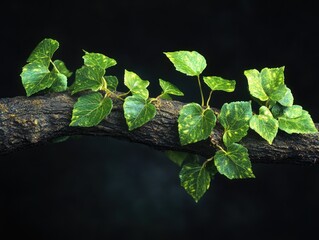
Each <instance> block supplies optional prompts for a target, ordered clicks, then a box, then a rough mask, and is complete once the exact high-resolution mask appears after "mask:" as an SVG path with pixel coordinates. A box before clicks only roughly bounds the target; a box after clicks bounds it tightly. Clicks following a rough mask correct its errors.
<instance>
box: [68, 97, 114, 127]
mask: <svg viewBox="0 0 319 240" xmlns="http://www.w3.org/2000/svg"><path fill="white" fill-rule="evenodd" d="M112 107H113V103H112V100H111V99H110V98H108V97H103V96H102V95H101V94H100V93H98V92H95V93H91V94H88V95H84V96H81V97H79V98H78V100H77V102H76V103H75V104H74V108H73V112H72V120H71V123H70V126H79V127H92V126H96V125H98V124H99V123H100V122H101V121H102V120H103V119H105V117H106V116H107V115H109V114H110V112H111V110H112Z"/></svg>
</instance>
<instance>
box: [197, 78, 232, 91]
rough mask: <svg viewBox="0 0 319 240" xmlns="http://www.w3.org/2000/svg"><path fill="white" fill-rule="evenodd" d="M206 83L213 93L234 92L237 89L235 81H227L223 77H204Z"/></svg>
mask: <svg viewBox="0 0 319 240" xmlns="http://www.w3.org/2000/svg"><path fill="white" fill-rule="evenodd" d="M203 79H204V82H205V83H206V84H207V86H208V87H210V89H211V90H212V91H216V90H219V91H225V92H233V91H234V90H235V87H236V81H235V80H226V79H224V78H221V77H216V76H211V77H203Z"/></svg>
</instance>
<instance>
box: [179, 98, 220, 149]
mask: <svg viewBox="0 0 319 240" xmlns="http://www.w3.org/2000/svg"><path fill="white" fill-rule="evenodd" d="M215 125H216V117H215V114H214V112H213V111H212V110H211V109H209V108H208V109H203V108H202V107H201V106H200V105H199V104H197V103H189V104H186V105H184V106H183V108H182V109H181V110H180V112H179V117H178V133H179V139H180V142H181V144H182V145H186V144H190V143H195V142H198V141H200V140H204V139H206V138H208V137H209V135H210V134H211V132H212V131H213V128H214V127H215Z"/></svg>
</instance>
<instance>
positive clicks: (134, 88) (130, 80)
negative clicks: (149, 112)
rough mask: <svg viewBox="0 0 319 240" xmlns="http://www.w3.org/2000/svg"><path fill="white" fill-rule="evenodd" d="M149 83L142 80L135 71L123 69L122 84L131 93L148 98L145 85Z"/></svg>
mask: <svg viewBox="0 0 319 240" xmlns="http://www.w3.org/2000/svg"><path fill="white" fill-rule="evenodd" d="M149 84H150V82H149V81H147V80H142V79H141V78H140V77H139V76H138V75H137V74H136V73H134V72H131V71H128V70H125V72H124V85H125V86H127V87H128V89H130V91H131V92H132V94H133V95H139V96H140V97H142V98H143V99H148V97H149V93H148V90H147V87H148V85H149Z"/></svg>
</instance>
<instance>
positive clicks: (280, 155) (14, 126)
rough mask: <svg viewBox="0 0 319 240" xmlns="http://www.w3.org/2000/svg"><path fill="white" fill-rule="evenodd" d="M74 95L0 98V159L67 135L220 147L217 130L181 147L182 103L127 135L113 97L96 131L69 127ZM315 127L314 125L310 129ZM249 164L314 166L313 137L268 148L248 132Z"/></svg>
mask: <svg viewBox="0 0 319 240" xmlns="http://www.w3.org/2000/svg"><path fill="white" fill-rule="evenodd" d="M75 101H76V97H74V96H70V95H69V94H68V93H58V94H57V93H55V94H47V95H44V96H35V97H30V98H27V97H14V98H3V99H0V155H1V154H2V155H3V154H8V153H10V152H13V151H17V150H19V149H23V148H27V147H32V146H35V145H39V144H44V143H48V142H51V140H52V139H54V138H57V137H61V136H71V135H95V136H110V137H115V138H121V139H124V140H128V141H132V142H137V143H142V144H146V145H149V146H151V147H154V148H156V149H160V150H177V151H186V152H190V153H196V154H199V155H202V156H204V157H211V156H212V155H213V154H214V152H215V151H216V148H215V147H214V145H213V144H212V143H211V140H212V141H213V142H215V143H216V142H217V143H218V144H222V142H221V137H222V128H221V127H220V126H217V127H216V128H215V130H214V132H213V134H212V136H211V140H210V139H208V140H206V141H201V142H198V143H195V144H190V145H187V146H181V145H180V144H179V138H178V132H177V118H178V111H179V109H180V108H181V107H182V106H183V103H181V102H177V101H165V100H163V101H161V102H160V103H159V106H158V108H157V115H156V117H155V119H153V120H152V121H151V122H149V123H147V124H146V125H144V126H142V127H141V128H138V129H136V130H133V131H131V132H130V131H128V129H127V126H126V123H125V119H124V117H123V108H122V104H123V103H122V101H120V100H117V99H113V102H114V108H113V110H112V113H111V114H110V115H109V116H108V117H107V118H106V119H105V120H103V121H102V123H101V124H99V125H98V126H96V127H90V128H80V127H70V126H69V123H70V119H71V113H72V108H73V105H74V103H75ZM316 126H317V128H318V124H317V125H316ZM242 144H243V145H245V146H246V147H247V148H248V150H249V154H250V158H251V161H252V162H255V163H256V162H262V163H292V164H308V165H309V164H318V163H319V135H318V134H311V135H299V134H292V135H289V134H285V133H283V132H280V134H279V135H278V136H277V138H276V139H275V141H274V142H273V144H272V145H269V144H268V143H267V142H266V141H264V140H263V139H261V138H260V137H259V136H257V135H256V134H254V133H253V132H252V131H250V132H249V135H248V136H247V137H246V138H244V140H243V141H242Z"/></svg>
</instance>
